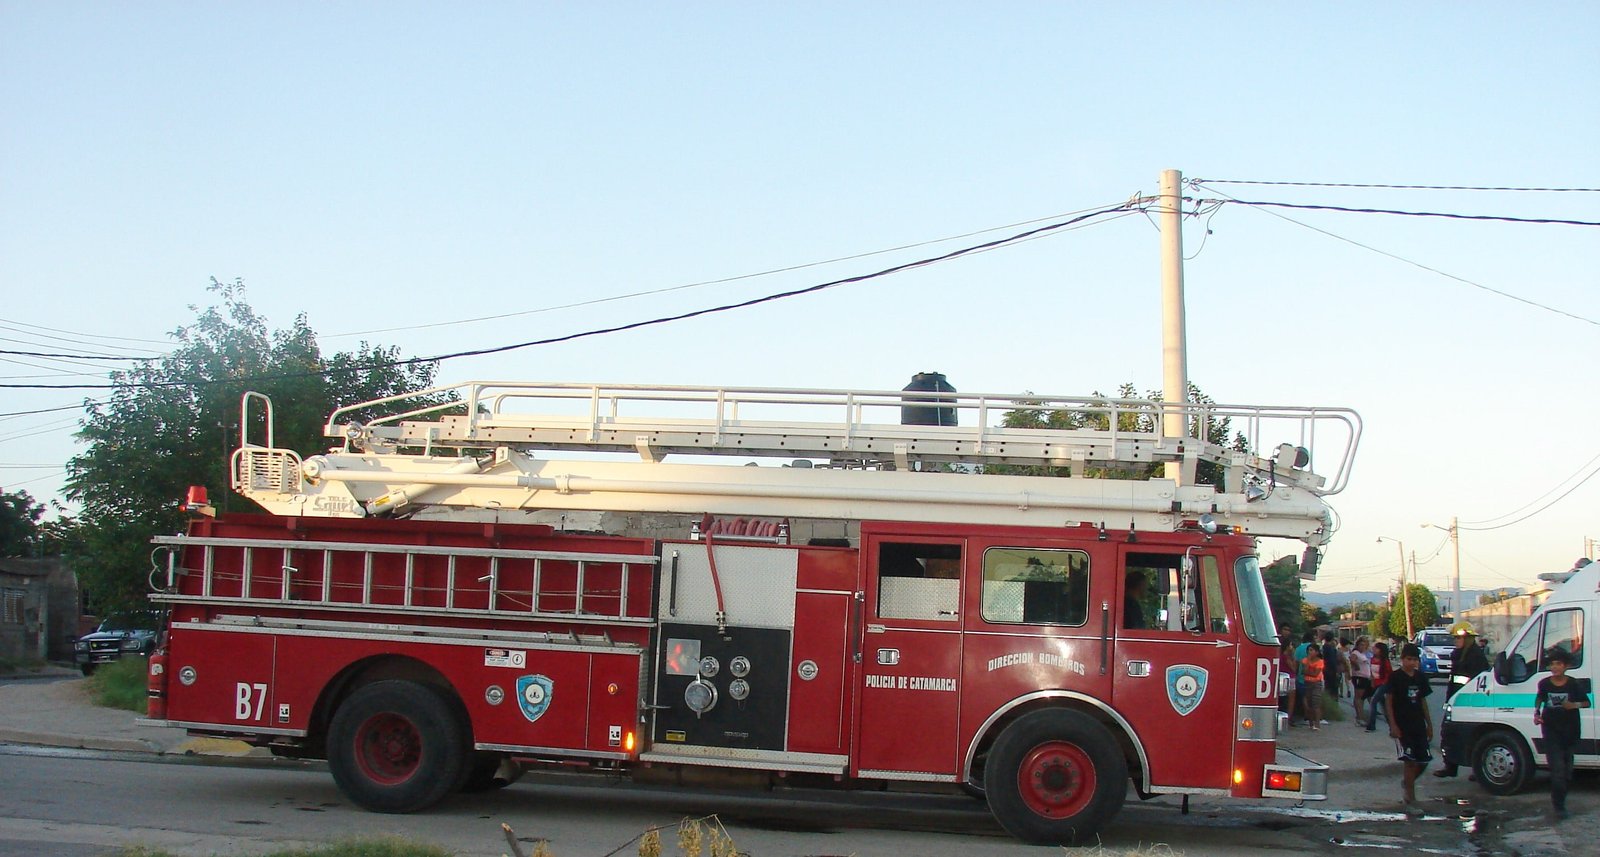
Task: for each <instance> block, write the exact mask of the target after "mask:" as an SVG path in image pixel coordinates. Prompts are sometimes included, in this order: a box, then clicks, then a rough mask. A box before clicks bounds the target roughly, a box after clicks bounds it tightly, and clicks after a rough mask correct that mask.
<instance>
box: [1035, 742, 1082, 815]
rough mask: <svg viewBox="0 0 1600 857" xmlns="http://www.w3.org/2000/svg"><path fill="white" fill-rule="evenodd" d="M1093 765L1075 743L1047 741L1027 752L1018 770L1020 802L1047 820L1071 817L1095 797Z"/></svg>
mask: <svg viewBox="0 0 1600 857" xmlns="http://www.w3.org/2000/svg"><path fill="white" fill-rule="evenodd" d="M1094 787H1095V771H1094V762H1092V761H1090V760H1089V754H1088V753H1085V752H1083V749H1082V748H1080V747H1079V746H1078V745H1076V744H1069V743H1066V742H1064V741H1049V742H1046V743H1044V744H1040V745H1039V746H1037V747H1034V748H1033V749H1032V750H1030V751H1028V755H1027V756H1025V757H1023V759H1022V766H1021V767H1020V768H1018V770H1017V788H1018V790H1019V791H1021V793H1022V802H1023V803H1025V804H1027V805H1028V809H1030V810H1032V811H1033V812H1034V813H1035V814H1037V815H1041V816H1044V817H1046V818H1070V817H1072V816H1074V815H1077V814H1078V813H1079V812H1082V811H1083V808H1084V807H1085V806H1088V805H1089V799H1090V798H1091V797H1094Z"/></svg>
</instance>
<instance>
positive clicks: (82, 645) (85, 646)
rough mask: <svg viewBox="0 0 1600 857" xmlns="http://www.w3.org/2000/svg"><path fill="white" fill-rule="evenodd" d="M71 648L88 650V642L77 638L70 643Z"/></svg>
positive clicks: (80, 650) (82, 650)
mask: <svg viewBox="0 0 1600 857" xmlns="http://www.w3.org/2000/svg"><path fill="white" fill-rule="evenodd" d="M72 650H73V651H75V652H87V651H89V644H88V643H85V642H84V641H82V640H78V641H77V642H75V643H73V644H72Z"/></svg>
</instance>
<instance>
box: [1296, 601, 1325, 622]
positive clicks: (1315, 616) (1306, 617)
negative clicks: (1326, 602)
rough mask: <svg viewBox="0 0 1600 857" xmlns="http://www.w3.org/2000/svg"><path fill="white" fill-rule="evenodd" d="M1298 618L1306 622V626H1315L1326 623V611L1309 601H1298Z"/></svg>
mask: <svg viewBox="0 0 1600 857" xmlns="http://www.w3.org/2000/svg"><path fill="white" fill-rule="evenodd" d="M1300 619H1301V620H1302V621H1304V622H1305V623H1306V627H1307V628H1316V627H1318V626H1320V625H1326V624H1328V611H1326V610H1324V609H1322V608H1321V607H1318V606H1317V605H1315V604H1312V603H1311V602H1310V601H1302V602H1300Z"/></svg>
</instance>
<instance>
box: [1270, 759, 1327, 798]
mask: <svg viewBox="0 0 1600 857" xmlns="http://www.w3.org/2000/svg"><path fill="white" fill-rule="evenodd" d="M1296 784H1298V787H1296ZM1261 796H1262V797H1281V798H1289V799H1290V800H1327V799H1328V766H1327V765H1324V764H1322V763H1321V762H1313V761H1311V760H1310V759H1307V758H1306V757H1304V756H1302V755H1300V754H1299V753H1295V752H1293V751H1292V750H1285V749H1283V748H1282V747H1279V748H1278V752H1277V756H1276V757H1275V758H1274V759H1273V760H1272V764H1270V765H1267V766H1266V767H1265V768H1263V769H1262V772H1261Z"/></svg>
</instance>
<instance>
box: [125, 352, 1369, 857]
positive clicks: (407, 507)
mask: <svg viewBox="0 0 1600 857" xmlns="http://www.w3.org/2000/svg"><path fill="white" fill-rule="evenodd" d="M908 389H909V388H908ZM936 389H937V392H933V393H908V392H906V391H850V390H817V389H800V390H779V389H770V388H738V389H735V388H708V387H646V386H626V385H596V384H550V383H504V382H468V383H464V384H461V385H456V386H453V387H446V388H439V389H435V390H430V391H427V395H429V396H431V397H432V399H431V400H432V401H434V402H437V404H429V405H424V406H420V407H415V406H412V407H407V406H406V405H404V404H402V403H403V402H405V401H407V400H403V399H401V398H399V397H396V398H394V399H384V400H378V401H376V402H365V403H361V404H360V405H356V406H352V407H350V408H346V409H342V410H340V411H336V412H335V413H334V414H332V415H331V416H330V417H329V419H328V421H327V423H326V425H325V426H324V430H325V433H326V434H327V436H328V437H329V438H331V439H333V441H334V444H335V445H333V446H332V447H331V448H330V449H329V450H328V451H327V452H324V453H322V454H317V455H310V456H307V457H302V456H301V455H300V454H299V453H297V452H296V451H294V450H290V449H284V448H279V447H277V446H276V445H275V444H274V440H273V427H272V404H271V402H270V401H269V400H267V399H266V398H265V397H264V396H261V395H260V394H255V393H249V394H246V395H245V397H244V401H243V403H242V410H243V414H242V419H241V425H242V426H243V427H244V428H243V429H242V430H241V437H240V446H239V449H238V450H237V451H236V452H235V453H234V455H233V459H232V479H233V486H232V487H233V489H234V490H235V491H237V492H238V493H240V494H242V495H243V496H245V497H247V498H249V499H250V500H252V501H254V502H255V503H256V504H258V505H260V506H261V507H262V509H263V510H264V511H265V513H266V514H227V515H222V516H215V515H214V514H206V513H210V512H211V510H210V508H209V507H207V506H205V501H204V499H203V498H202V497H199V496H196V497H194V498H192V499H191V507H192V508H194V509H196V510H197V512H199V513H201V514H196V515H195V516H194V518H193V520H192V523H191V525H190V527H189V528H188V531H187V532H186V533H184V534H181V535H174V536H162V537H158V538H156V539H155V542H156V544H157V545H158V546H160V550H162V551H164V552H165V558H164V559H162V560H160V561H159V562H158V565H157V568H156V569H155V571H154V572H153V574H152V582H153V584H154V588H155V592H154V593H153V594H152V596H151V597H152V600H153V601H155V602H157V603H158V604H160V605H161V606H162V607H163V609H165V610H166V612H167V616H168V621H167V623H166V626H165V632H164V634H163V636H162V638H161V640H160V643H159V647H158V650H157V652H156V653H155V654H154V655H153V656H152V658H151V662H150V688H149V692H150V705H149V717H148V720H147V722H149V723H153V724H159V725H164V726H174V727H181V728H185V729H187V730H189V731H190V732H192V733H194V734H199V735H212V736H229V737H233V738H237V739H241V740H244V741H246V742H249V743H251V744H254V745H257V746H264V747H269V748H271V750H272V751H273V752H274V753H277V754H279V755H284V756H290V757H299V758H319V759H326V760H327V763H328V767H329V769H330V771H331V773H332V775H333V778H334V780H335V781H336V782H337V784H338V787H339V789H340V790H341V791H342V793H343V794H344V795H345V796H346V797H347V798H348V799H349V800H351V801H352V802H353V803H355V804H357V805H359V806H361V807H364V808H366V809H369V810H373V811H378V812H412V811H418V810H422V809H425V808H427V807H429V806H430V805H433V804H435V803H436V802H438V801H440V800H441V799H443V798H445V797H446V796H448V795H450V794H452V793H453V792H458V791H473V790H480V789H487V788H493V787H495V786H497V785H503V784H505V783H507V782H509V781H511V780H513V779H515V778H516V776H517V775H518V774H519V773H520V772H521V771H524V770H527V769H530V768H538V767H547V768H550V769H554V770H575V769H578V770H592V771H594V770H598V771H606V772H615V773H627V774H629V775H631V776H633V777H635V778H640V779H649V780H653V781H658V782H659V781H666V782H676V783H686V784H697V783H709V784H718V783H722V782H728V781H733V780H741V781H753V782H754V783H755V784H757V785H765V786H772V785H777V784H792V785H797V786H807V785H818V786H833V787H841V788H851V787H855V788H888V787H891V786H892V787H894V788H897V789H912V790H917V789H925V790H929V791H940V790H953V789H955V788H958V787H959V788H962V789H964V790H966V791H968V792H970V793H972V794H974V795H977V796H980V797H982V799H984V800H986V801H987V803H988V806H989V807H990V808H991V810H992V812H993V814H994V816H995V818H996V819H997V820H998V821H999V823H1000V824H1001V825H1002V826H1003V827H1004V828H1005V829H1006V830H1007V831H1009V832H1010V833H1012V834H1013V835H1015V836H1017V837H1019V838H1021V839H1024V840H1027V841H1030V842H1049V843H1071V842H1082V841H1084V840H1085V838H1086V837H1090V836H1091V835H1092V834H1093V833H1094V832H1095V831H1096V830H1097V829H1099V828H1100V827H1102V826H1103V825H1104V824H1106V823H1107V822H1108V821H1109V820H1110V819H1111V818H1112V817H1113V816H1115V814H1116V813H1117V811H1118V809H1119V808H1120V807H1121V806H1122V804H1123V802H1124V798H1125V796H1126V794H1127V792H1128V788H1129V785H1130V783H1131V785H1132V787H1133V789H1134V790H1135V792H1136V794H1137V795H1138V796H1140V797H1141V798H1145V797H1150V796H1154V795H1162V794H1175V795H1184V796H1188V795H1225V796H1233V797H1242V798H1263V797H1270V798H1287V799H1290V800H1316V799H1321V798H1324V797H1325V796H1326V782H1327V768H1326V767H1325V766H1323V765H1319V764H1317V763H1315V762H1312V761H1310V760H1307V759H1305V758H1302V757H1300V756H1297V755H1295V754H1293V753H1291V752H1288V751H1287V750H1284V749H1282V748H1279V747H1277V746H1276V742H1275V736H1276V734H1277V730H1278V728H1279V717H1278V712H1277V708H1276V704H1277V687H1278V676H1277V674H1276V665H1277V662H1278V660H1277V635H1276V631H1275V628H1274V624H1273V618H1272V615H1271V612H1270V609H1269V607H1268V603H1267V598H1266V592H1265V587H1264V585H1263V580H1262V574H1261V570H1260V564H1259V560H1258V557H1257V549H1256V540H1257V539H1258V538H1261V537H1272V538H1290V539H1297V540H1300V541H1302V542H1304V543H1305V544H1306V545H1307V546H1308V548H1307V557H1308V559H1314V558H1315V556H1316V552H1317V549H1318V547H1319V546H1321V545H1323V544H1325V543H1326V541H1327V539H1328V538H1329V537H1330V536H1331V535H1332V532H1333V530H1334V523H1333V518H1332V513H1331V509H1330V507H1329V506H1328V505H1327V503H1326V499H1325V498H1326V497H1327V496H1328V495H1330V494H1333V493H1335V492H1337V491H1338V490H1340V489H1341V488H1343V487H1344V484H1345V481H1346V479H1347V477H1348V474H1349V471H1350V467H1351V465H1352V462H1353V456H1354V452H1355V448H1356V445H1357V441H1358V440H1359V437H1360V430H1361V423H1360V418H1359V416H1358V415H1356V414H1355V413H1354V412H1353V411H1349V410H1345V409H1337V408H1296V407H1258V406H1229V405H1212V404H1207V405H1194V404H1177V403H1163V402H1159V401H1145V400H1125V399H1108V398H1103V397H1053V396H1039V395H1033V394H1027V395H974V394H958V393H955V392H954V391H952V390H950V389H949V386H948V385H947V384H945V385H942V389H938V388H936ZM410 401H415V400H414V399H412V400H410ZM396 408H398V409H399V410H398V412H392V411H394V410H395V409H396ZM1174 410H1176V411H1179V412H1181V414H1182V416H1183V417H1184V424H1185V425H1187V426H1188V427H1189V431H1188V432H1186V435H1187V436H1172V435H1169V434H1166V433H1164V432H1163V429H1162V424H1163V420H1162V419H1161V417H1162V416H1163V415H1165V414H1168V413H1171V412H1173V411H1174ZM358 414H359V415H362V416H364V417H366V418H365V419H364V420H361V421H358V420H356V419H355V418H354V415H358ZM1007 414H1013V415H1015V414H1023V415H1027V414H1033V415H1035V416H1039V417H1040V418H1039V419H1037V420H1028V419H1016V418H1015V417H1013V418H1011V419H1006V418H1005V415H1007ZM1048 414H1070V415H1072V418H1071V419H1066V420H1050V419H1045V418H1044V416H1045V415H1048ZM1220 420H1227V421H1228V424H1229V425H1231V426H1232V427H1233V428H1234V429H1236V430H1238V431H1239V432H1240V433H1241V434H1243V435H1244V436H1245V437H1246V438H1247V439H1248V442H1247V443H1242V444H1241V443H1230V444H1228V445H1226V446H1225V445H1221V444H1217V443H1214V442H1211V441H1209V440H1205V439H1203V438H1207V437H1210V436H1211V434H1212V432H1211V431H1210V427H1211V426H1214V425H1218V424H1219V423H1218V421H1220ZM1030 422H1031V423H1037V424H1040V425H1043V426H1046V427H1027V428H1018V427H1011V426H1010V425H1008V423H1017V424H1023V423H1030ZM1054 423H1061V424H1062V425H1063V426H1064V427H1058V428H1051V427H1048V425H1050V424H1054ZM252 432H253V439H254V441H262V440H264V441H265V443H259V442H252ZM1279 441H1281V442H1279ZM1270 443H1276V444H1277V445H1275V446H1270V447H1269V446H1262V444H1270ZM1251 449H1256V450H1264V451H1249V450H1251ZM669 458H670V459H671V460H670V461H669V460H668V459H669ZM1314 458H1315V459H1316V460H1318V461H1319V462H1320V463H1322V464H1325V465H1327V466H1326V467H1325V468H1324V471H1325V472H1324V473H1321V474H1319V473H1317V472H1315V471H1314V470H1313V469H1312V468H1311V461H1312V460H1313V459H1314ZM1161 467H1164V468H1166V470H1165V471H1164V472H1160V473H1159V474H1158V471H1157V468H1161ZM1197 473H1199V474H1204V475H1206V478H1204V479H1197V477H1196V474H1197ZM1185 800H1187V797H1186V798H1185Z"/></svg>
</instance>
